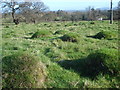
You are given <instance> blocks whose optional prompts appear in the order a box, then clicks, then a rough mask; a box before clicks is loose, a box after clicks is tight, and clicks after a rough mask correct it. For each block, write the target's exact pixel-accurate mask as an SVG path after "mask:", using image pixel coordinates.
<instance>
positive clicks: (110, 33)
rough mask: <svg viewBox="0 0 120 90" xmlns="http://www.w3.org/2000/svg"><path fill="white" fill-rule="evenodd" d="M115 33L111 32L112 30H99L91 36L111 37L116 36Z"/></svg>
mask: <svg viewBox="0 0 120 90" xmlns="http://www.w3.org/2000/svg"><path fill="white" fill-rule="evenodd" d="M116 36H117V35H116V33H115V32H112V31H101V32H99V33H97V34H96V35H95V36H93V38H97V39H102V38H104V39H113V38H116Z"/></svg>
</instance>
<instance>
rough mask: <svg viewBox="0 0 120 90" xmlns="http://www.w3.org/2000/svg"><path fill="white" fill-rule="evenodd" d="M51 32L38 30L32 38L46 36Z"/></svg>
mask: <svg viewBox="0 0 120 90" xmlns="http://www.w3.org/2000/svg"><path fill="white" fill-rule="evenodd" d="M50 34H51V33H50V32H49V31H48V30H41V31H37V32H36V33H34V34H33V35H32V37H31V39H32V38H39V37H46V36H49V35H50Z"/></svg>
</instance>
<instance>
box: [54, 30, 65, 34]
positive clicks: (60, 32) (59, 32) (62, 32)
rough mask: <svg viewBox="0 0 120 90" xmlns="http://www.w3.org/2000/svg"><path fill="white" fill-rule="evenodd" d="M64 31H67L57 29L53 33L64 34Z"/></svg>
mask: <svg viewBox="0 0 120 90" xmlns="http://www.w3.org/2000/svg"><path fill="white" fill-rule="evenodd" d="M66 33H67V31H65V30H58V31H56V32H55V33H54V34H66Z"/></svg>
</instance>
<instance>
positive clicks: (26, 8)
mask: <svg viewBox="0 0 120 90" xmlns="http://www.w3.org/2000/svg"><path fill="white" fill-rule="evenodd" d="M2 8H3V13H2V18H3V19H4V20H3V21H4V22H9V23H10V22H14V23H15V24H19V22H25V23H39V22H41V21H72V22H74V21H82V20H85V21H94V20H99V19H100V18H102V19H103V20H109V19H110V10H101V9H95V8H92V7H90V6H89V7H88V8H87V9H86V11H84V12H83V11H74V12H69V11H63V10H58V11H50V10H49V8H48V7H47V6H46V5H45V4H44V3H43V2H42V1H41V2H14V0H11V2H2ZM118 12H119V7H117V8H116V9H114V10H113V13H114V15H113V16H114V17H113V19H114V20H118V17H119V14H118Z"/></svg>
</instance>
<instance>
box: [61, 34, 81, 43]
mask: <svg viewBox="0 0 120 90" xmlns="http://www.w3.org/2000/svg"><path fill="white" fill-rule="evenodd" d="M78 38H79V34H77V33H68V34H65V35H63V36H62V37H61V39H62V41H68V42H78Z"/></svg>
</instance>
